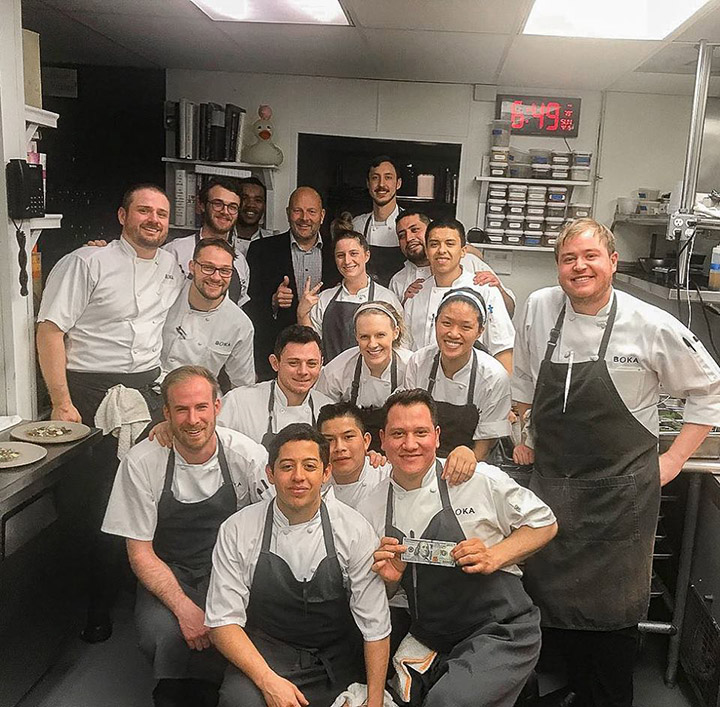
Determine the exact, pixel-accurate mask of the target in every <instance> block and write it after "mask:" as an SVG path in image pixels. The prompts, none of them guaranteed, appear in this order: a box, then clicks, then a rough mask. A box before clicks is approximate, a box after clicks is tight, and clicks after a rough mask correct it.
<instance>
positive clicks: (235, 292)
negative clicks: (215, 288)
mask: <svg viewBox="0 0 720 707" xmlns="http://www.w3.org/2000/svg"><path fill="white" fill-rule="evenodd" d="M227 241H228V243H229V244H230V245H232V246H234V244H235V238H234V237H232V236H231V235H230V234H228V239H227ZM198 243H200V234H199V233H196V234H195V247H196V248H197V244H198ZM185 267H187V266H185V265H184V266H183V269H184V268H185ZM191 279H192V278H191V276H190V273H188V280H191ZM227 294H228V297H229V298H230V299H231V300H232V301H233V302H235V304H237V303H238V302H239V301H240V299H241V298H242V296H243V294H244V293H243V285H242V282H241V281H240V275H238V271H237V270H236V269H235V263H233V269H232V275H231V276H230V286H229V287H228V291H227Z"/></svg>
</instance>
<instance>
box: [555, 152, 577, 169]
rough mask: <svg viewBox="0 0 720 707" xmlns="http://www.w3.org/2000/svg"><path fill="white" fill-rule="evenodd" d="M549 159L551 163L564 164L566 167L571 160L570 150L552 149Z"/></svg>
mask: <svg viewBox="0 0 720 707" xmlns="http://www.w3.org/2000/svg"><path fill="white" fill-rule="evenodd" d="M551 159H552V164H554V165H556V164H557V165H565V166H566V167H567V166H569V165H570V160H572V152H570V151H569V150H553V151H552V158H551Z"/></svg>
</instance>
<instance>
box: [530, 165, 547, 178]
mask: <svg viewBox="0 0 720 707" xmlns="http://www.w3.org/2000/svg"><path fill="white" fill-rule="evenodd" d="M551 171H552V167H551V166H550V165H549V164H534V165H532V178H533V179H550V172H551Z"/></svg>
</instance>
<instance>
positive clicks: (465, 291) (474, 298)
mask: <svg viewBox="0 0 720 707" xmlns="http://www.w3.org/2000/svg"><path fill="white" fill-rule="evenodd" d="M451 299H464V300H466V301H468V302H470V303H471V304H473V305H474V306H475V307H476V308H477V309H478V311H479V312H480V314H481V315H482V325H483V326H484V325H485V322H486V321H487V305H486V304H485V300H484V299H483V296H482V295H481V294H480V293H479V292H475V290H471V289H470V288H469V287H459V288H458V289H456V290H450V291H449V292H446V293H445V294H444V295H443V298H442V299H441V300H440V304H439V305H438V311H440V308H441V307H442V306H443V304H445V303H446V302H447V301H449V300H451Z"/></svg>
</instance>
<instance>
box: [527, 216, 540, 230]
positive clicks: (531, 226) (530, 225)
mask: <svg viewBox="0 0 720 707" xmlns="http://www.w3.org/2000/svg"><path fill="white" fill-rule="evenodd" d="M530 218H531V217H528V220H527V221H525V232H526V233H527V232H530V233H542V232H543V230H545V219H544V218H541V219H540V220H539V221H530Z"/></svg>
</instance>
